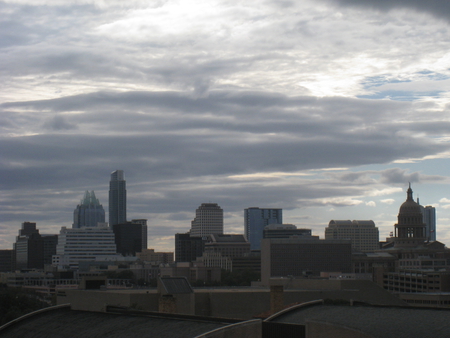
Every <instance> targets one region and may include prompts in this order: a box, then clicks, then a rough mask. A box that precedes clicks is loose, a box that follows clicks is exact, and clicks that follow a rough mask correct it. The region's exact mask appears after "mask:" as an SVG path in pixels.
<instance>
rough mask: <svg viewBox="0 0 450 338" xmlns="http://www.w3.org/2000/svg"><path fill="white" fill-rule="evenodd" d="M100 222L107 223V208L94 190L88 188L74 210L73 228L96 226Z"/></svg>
mask: <svg viewBox="0 0 450 338" xmlns="http://www.w3.org/2000/svg"><path fill="white" fill-rule="evenodd" d="M98 223H105V210H104V209H103V206H102V205H101V204H100V202H99V200H98V199H97V198H96V197H95V193H94V191H91V192H89V191H87V190H86V192H85V193H84V197H83V199H82V200H81V201H80V204H78V205H77V207H76V208H75V210H74V211H73V225H72V228H74V229H78V228H82V227H96V226H97V225H98Z"/></svg>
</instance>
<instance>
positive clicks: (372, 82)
mask: <svg viewBox="0 0 450 338" xmlns="http://www.w3.org/2000/svg"><path fill="white" fill-rule="evenodd" d="M405 82H411V80H409V79H399V78H394V77H392V75H387V74H386V75H378V76H369V77H367V78H365V79H364V81H362V83H361V84H362V85H363V88H364V89H370V88H373V87H380V86H382V85H386V84H392V83H405Z"/></svg>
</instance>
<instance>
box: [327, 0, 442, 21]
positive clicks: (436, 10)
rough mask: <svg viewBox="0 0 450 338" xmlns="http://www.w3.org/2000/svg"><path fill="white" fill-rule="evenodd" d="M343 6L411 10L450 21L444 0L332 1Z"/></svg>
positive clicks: (383, 9)
mask: <svg viewBox="0 0 450 338" xmlns="http://www.w3.org/2000/svg"><path fill="white" fill-rule="evenodd" d="M330 1H331V2H335V3H338V4H339V5H343V6H355V7H366V8H372V9H377V10H382V11H388V10H391V9H393V8H411V9H414V10H416V11H419V12H427V13H430V14H432V15H434V16H436V17H439V18H443V19H445V20H447V21H448V20H450V3H449V2H448V1H442V0H427V1H421V0H369V1H359V0H330Z"/></svg>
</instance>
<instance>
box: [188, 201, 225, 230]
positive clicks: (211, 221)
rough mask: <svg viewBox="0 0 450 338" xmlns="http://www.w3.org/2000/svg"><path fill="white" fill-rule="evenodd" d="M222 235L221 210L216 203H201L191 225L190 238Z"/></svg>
mask: <svg viewBox="0 0 450 338" xmlns="http://www.w3.org/2000/svg"><path fill="white" fill-rule="evenodd" d="M211 234H223V210H222V208H221V207H220V206H219V205H218V204H217V203H202V205H200V206H199V207H198V208H197V210H196V211H195V218H194V220H193V221H192V223H191V236H192V237H206V236H208V235H211Z"/></svg>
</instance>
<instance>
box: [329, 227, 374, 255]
mask: <svg viewBox="0 0 450 338" xmlns="http://www.w3.org/2000/svg"><path fill="white" fill-rule="evenodd" d="M325 239H350V240H351V242H352V250H353V251H355V252H373V251H375V250H377V249H379V240H380V236H379V232H378V228H377V227H376V226H375V223H374V222H373V221H356V220H355V221H350V220H331V221H330V223H329V224H328V227H326V228H325Z"/></svg>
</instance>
